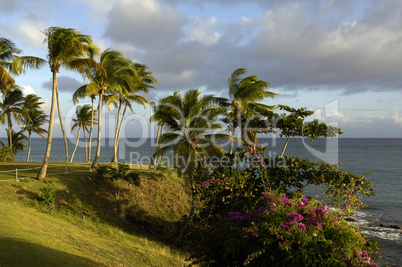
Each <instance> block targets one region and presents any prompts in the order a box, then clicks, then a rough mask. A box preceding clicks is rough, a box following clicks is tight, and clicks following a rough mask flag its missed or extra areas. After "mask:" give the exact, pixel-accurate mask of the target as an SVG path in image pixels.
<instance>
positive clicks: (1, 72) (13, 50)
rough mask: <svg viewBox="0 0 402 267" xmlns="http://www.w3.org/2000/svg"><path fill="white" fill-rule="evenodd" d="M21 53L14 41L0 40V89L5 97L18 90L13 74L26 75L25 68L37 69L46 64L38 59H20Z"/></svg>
mask: <svg viewBox="0 0 402 267" xmlns="http://www.w3.org/2000/svg"><path fill="white" fill-rule="evenodd" d="M20 53H22V50H21V49H18V48H17V47H16V45H15V44H14V43H13V42H12V41H10V40H8V39H5V38H0V89H1V91H2V93H3V97H4V96H5V95H6V92H7V91H8V90H10V89H15V88H18V86H16V85H15V80H14V79H13V77H12V76H11V74H16V75H18V74H21V73H24V72H25V70H24V67H27V68H32V69H37V68H39V67H41V66H42V65H43V63H44V61H43V60H42V59H40V58H37V57H29V56H24V57H18V56H17V55H18V54H20Z"/></svg>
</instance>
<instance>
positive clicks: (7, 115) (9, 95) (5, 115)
mask: <svg viewBox="0 0 402 267" xmlns="http://www.w3.org/2000/svg"><path fill="white" fill-rule="evenodd" d="M23 100H24V96H23V94H22V92H21V90H20V89H12V90H8V91H7V92H6V95H5V96H4V97H3V102H0V122H1V123H7V126H8V127H7V128H8V131H7V135H8V145H9V147H11V148H12V146H13V140H12V138H13V134H12V129H13V123H12V118H14V120H15V121H16V122H17V124H19V123H20V120H21V119H22V113H23V112H22V109H21V107H22V105H23Z"/></svg>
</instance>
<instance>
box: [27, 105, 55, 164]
mask: <svg viewBox="0 0 402 267" xmlns="http://www.w3.org/2000/svg"><path fill="white" fill-rule="evenodd" d="M48 122H49V120H48V115H46V114H45V113H44V112H43V111H42V110H38V109H31V110H29V112H28V113H27V116H26V117H24V127H23V128H22V130H23V131H27V132H28V154H27V158H26V159H25V162H29V156H30V154H31V137H32V132H34V133H36V134H38V135H39V136H40V137H42V138H43V139H46V137H45V136H44V134H46V133H47V130H46V129H44V128H42V126H43V125H44V124H46V123H48Z"/></svg>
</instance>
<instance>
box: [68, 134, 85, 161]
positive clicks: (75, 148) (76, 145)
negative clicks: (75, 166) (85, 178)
mask: <svg viewBox="0 0 402 267" xmlns="http://www.w3.org/2000/svg"><path fill="white" fill-rule="evenodd" d="M84 131H85V130H84ZM80 133H81V126H79V127H78V135H77V142H75V147H74V150H73V154H71V159H70V163H71V162H73V158H74V154H75V151H76V150H77V147H78V142H79V141H80Z"/></svg>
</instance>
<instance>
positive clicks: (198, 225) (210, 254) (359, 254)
mask: <svg viewBox="0 0 402 267" xmlns="http://www.w3.org/2000/svg"><path fill="white" fill-rule="evenodd" d="M227 182H228V181H226V182H221V183H213V184H212V186H216V185H217V184H219V186H220V187H221V188H222V189H223V190H226V189H227V188H231V187H232V186H230V184H229V185H228V184H227ZM210 186H211V184H210ZM227 186H228V187H227ZM202 188H203V189H205V186H204V187H202ZM201 191H202V192H203V193H206V192H205V191H204V190H201ZM204 197H205V196H204ZM255 204H256V205H254V207H253V208H250V209H249V208H247V207H246V206H243V209H239V211H233V210H232V211H224V210H223V209H221V212H215V213H213V214H211V216H209V217H208V218H205V217H204V218H203V220H200V218H199V219H196V220H194V222H193V223H192V224H191V225H190V227H191V230H192V231H191V232H190V235H189V237H188V238H187V240H188V244H187V246H186V248H187V250H188V252H189V253H190V254H191V255H190V256H189V258H188V260H190V261H192V263H193V264H199V265H201V266H204V265H205V266H240V265H250V266H377V265H376V264H375V263H374V262H373V261H374V260H375V259H374V257H375V256H376V253H375V252H376V251H377V250H378V247H377V244H376V243H375V242H374V241H371V240H368V239H366V238H365V237H364V236H363V235H362V234H360V232H359V231H358V230H357V229H356V228H354V227H353V226H351V225H349V224H348V223H347V222H345V221H344V220H342V219H341V218H339V217H338V216H337V214H336V213H333V212H329V211H327V209H326V208H325V207H324V206H321V205H320V203H319V202H317V201H315V200H311V199H310V200H308V199H307V198H306V197H305V196H303V195H302V196H299V197H294V198H290V199H289V198H288V197H287V196H286V195H285V194H280V193H274V192H267V193H265V192H262V193H261V194H260V196H258V197H257V198H255ZM239 207H240V205H239ZM212 210H215V211H218V210H216V209H212ZM210 211H211V210H210Z"/></svg>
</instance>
